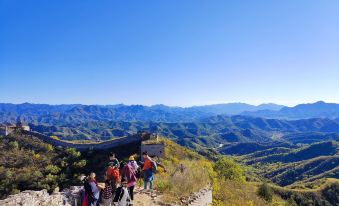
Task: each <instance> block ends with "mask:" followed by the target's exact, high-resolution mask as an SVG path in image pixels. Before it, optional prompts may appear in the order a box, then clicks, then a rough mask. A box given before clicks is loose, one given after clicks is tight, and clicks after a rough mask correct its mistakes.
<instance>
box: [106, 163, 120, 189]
mask: <svg viewBox="0 0 339 206" xmlns="http://www.w3.org/2000/svg"><path fill="white" fill-rule="evenodd" d="M106 178H107V180H108V181H109V182H110V184H111V187H112V194H114V192H115V190H116V188H117V185H118V183H119V181H120V172H119V168H118V167H116V164H114V162H109V163H108V168H107V170H106Z"/></svg>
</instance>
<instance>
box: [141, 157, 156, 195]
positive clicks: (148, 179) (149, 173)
mask: <svg viewBox="0 0 339 206" xmlns="http://www.w3.org/2000/svg"><path fill="white" fill-rule="evenodd" d="M142 157H143V159H144V166H143V168H142V171H143V173H144V190H147V183H149V188H150V190H153V179H154V174H153V170H152V159H151V158H150V157H149V156H148V154H147V152H143V153H142Z"/></svg>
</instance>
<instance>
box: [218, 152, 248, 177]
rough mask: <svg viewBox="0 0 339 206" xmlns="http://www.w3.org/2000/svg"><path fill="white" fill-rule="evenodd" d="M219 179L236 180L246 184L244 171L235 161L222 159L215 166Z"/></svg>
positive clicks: (226, 158)
mask: <svg viewBox="0 0 339 206" xmlns="http://www.w3.org/2000/svg"><path fill="white" fill-rule="evenodd" d="M214 170H215V171H216V172H217V174H218V177H219V178H221V179H223V180H235V181H240V182H244V181H245V175H244V170H243V169H242V168H241V167H240V165H238V164H237V163H236V162H235V161H234V160H233V159H230V158H228V157H221V158H219V159H218V161H217V162H216V163H215V165H214Z"/></svg>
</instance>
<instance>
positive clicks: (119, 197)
mask: <svg viewBox="0 0 339 206" xmlns="http://www.w3.org/2000/svg"><path fill="white" fill-rule="evenodd" d="M121 184H122V185H121V186H120V187H118V188H117V190H116V192H115V196H114V200H113V202H114V205H115V206H129V205H130V202H131V198H130V194H129V192H128V188H127V180H126V179H125V178H122V179H121Z"/></svg>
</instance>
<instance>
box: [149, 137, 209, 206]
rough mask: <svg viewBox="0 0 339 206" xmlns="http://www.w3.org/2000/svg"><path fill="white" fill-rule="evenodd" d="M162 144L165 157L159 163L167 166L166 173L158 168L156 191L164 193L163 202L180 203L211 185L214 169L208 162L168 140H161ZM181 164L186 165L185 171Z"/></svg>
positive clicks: (155, 183)
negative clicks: (181, 199)
mask: <svg viewBox="0 0 339 206" xmlns="http://www.w3.org/2000/svg"><path fill="white" fill-rule="evenodd" d="M160 142H161V143H163V144H165V157H163V158H161V159H159V162H161V164H163V165H164V166H165V168H166V172H165V171H164V170H163V169H162V168H161V167H158V173H157V174H156V175H155V180H154V189H156V190H158V191H159V192H162V193H163V200H165V201H168V202H175V201H178V200H179V199H180V197H185V196H188V195H189V194H190V193H192V192H197V191H199V190H200V189H202V188H204V187H206V186H207V185H208V184H209V183H210V179H211V175H212V173H213V168H212V164H211V163H210V162H209V161H208V160H206V159H205V158H204V157H202V156H201V155H198V154H197V153H195V152H192V151H191V150H188V149H186V148H184V147H182V146H180V145H178V144H176V143H174V142H171V141H169V140H167V139H164V138H161V139H160ZM158 143H159V142H158ZM181 164H183V165H184V170H183V171H181V170H180V168H181V167H180V165H181Z"/></svg>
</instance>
